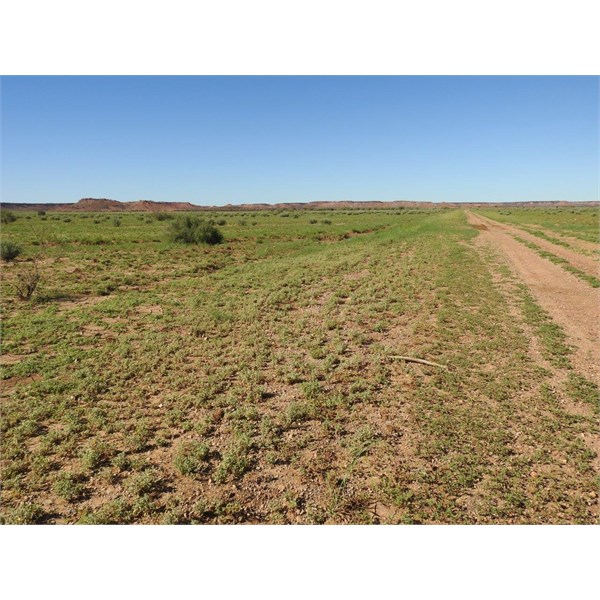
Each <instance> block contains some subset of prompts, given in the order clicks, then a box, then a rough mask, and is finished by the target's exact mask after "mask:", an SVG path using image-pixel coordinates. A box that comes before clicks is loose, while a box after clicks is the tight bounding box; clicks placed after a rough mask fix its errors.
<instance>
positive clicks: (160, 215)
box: [153, 212, 173, 221]
mask: <svg viewBox="0 0 600 600" xmlns="http://www.w3.org/2000/svg"><path fill="white" fill-rule="evenodd" d="M153 216H154V218H155V219H156V220H157V221H170V220H171V219H172V218H173V215H170V214H169V213H165V212H156V213H154V215H153Z"/></svg>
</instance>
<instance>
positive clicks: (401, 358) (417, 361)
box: [390, 354, 448, 370]
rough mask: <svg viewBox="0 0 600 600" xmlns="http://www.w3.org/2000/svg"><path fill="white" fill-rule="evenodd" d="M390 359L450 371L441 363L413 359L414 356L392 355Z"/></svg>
mask: <svg viewBox="0 0 600 600" xmlns="http://www.w3.org/2000/svg"><path fill="white" fill-rule="evenodd" d="M390 358H397V359H398V360H404V361H406V362H415V363H419V364H421V365H429V366H430V367H439V368H440V369H446V370H447V369H448V367H447V366H446V365H440V364H439V363H435V362H431V361H430V360H423V359H422V358H413V357H412V356H397V355H395V354H392V355H391V356H390Z"/></svg>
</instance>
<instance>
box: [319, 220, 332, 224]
mask: <svg viewBox="0 0 600 600" xmlns="http://www.w3.org/2000/svg"><path fill="white" fill-rule="evenodd" d="M321 223H323V225H331V221H330V220H329V219H323V220H322V221H321Z"/></svg>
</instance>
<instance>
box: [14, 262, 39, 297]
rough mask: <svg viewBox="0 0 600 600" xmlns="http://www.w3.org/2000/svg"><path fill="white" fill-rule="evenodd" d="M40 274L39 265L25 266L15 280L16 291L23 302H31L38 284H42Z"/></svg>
mask: <svg viewBox="0 0 600 600" xmlns="http://www.w3.org/2000/svg"><path fill="white" fill-rule="evenodd" d="M40 279H41V277H40V273H39V271H38V268H37V264H35V263H33V265H29V266H23V267H22V268H21V270H20V271H18V272H17V277H16V280H15V283H14V285H15V290H16V292H17V296H18V297H19V298H20V299H21V300H30V299H31V296H33V294H34V292H35V290H36V288H37V286H38V283H39V282H40Z"/></svg>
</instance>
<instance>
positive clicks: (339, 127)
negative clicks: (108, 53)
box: [1, 77, 599, 204]
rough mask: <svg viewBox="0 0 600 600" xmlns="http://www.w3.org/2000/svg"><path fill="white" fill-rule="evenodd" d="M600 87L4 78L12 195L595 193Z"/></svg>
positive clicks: (293, 197)
mask: <svg viewBox="0 0 600 600" xmlns="http://www.w3.org/2000/svg"><path fill="white" fill-rule="evenodd" d="M598 82H599V78H597V77H3V78H2V81H1V91H2V115H1V116H2V176H3V177H2V199H3V200H4V201H5V202H74V201H77V200H78V199H79V198H81V197H97V198H99V197H103V198H104V197H105V198H112V199H116V200H124V201H127V200H138V199H148V200H167V201H189V202H193V203H195V204H227V203H234V204H237V203H243V202H269V203H272V202H304V201H312V200H403V199H405V200H431V201H515V200H595V199H597V197H598V134H599V130H598V127H599V124H598V119H599V116H598V111H599V104H598V102H599V95H598Z"/></svg>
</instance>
